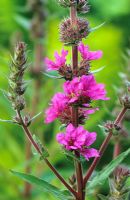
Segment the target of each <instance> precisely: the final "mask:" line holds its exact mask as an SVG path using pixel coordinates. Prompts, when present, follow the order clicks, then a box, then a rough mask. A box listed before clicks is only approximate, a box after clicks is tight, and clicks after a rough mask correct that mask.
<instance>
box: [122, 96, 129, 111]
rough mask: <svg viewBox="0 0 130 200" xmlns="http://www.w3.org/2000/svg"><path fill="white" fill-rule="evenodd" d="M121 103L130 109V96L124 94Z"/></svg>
mask: <svg viewBox="0 0 130 200" xmlns="http://www.w3.org/2000/svg"><path fill="white" fill-rule="evenodd" d="M121 103H122V104H123V105H124V107H125V108H127V109H130V96H128V95H124V96H123V97H122V99H121Z"/></svg>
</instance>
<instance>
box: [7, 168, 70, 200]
mask: <svg viewBox="0 0 130 200" xmlns="http://www.w3.org/2000/svg"><path fill="white" fill-rule="evenodd" d="M11 172H12V173H13V174H14V175H15V176H17V177H19V178H21V179H22V180H24V181H27V182H29V183H31V184H35V185H36V186H38V188H41V189H42V190H43V192H49V193H51V194H52V195H54V196H55V197H56V198H58V199H60V200H65V199H66V200H70V199H72V196H71V194H70V193H69V192H68V191H67V190H63V191H62V190H60V189H59V188H57V187H55V186H53V185H51V184H50V183H48V182H47V181H44V180H43V179H40V178H37V177H35V176H33V175H29V174H24V173H19V172H15V171H13V170H11Z"/></svg>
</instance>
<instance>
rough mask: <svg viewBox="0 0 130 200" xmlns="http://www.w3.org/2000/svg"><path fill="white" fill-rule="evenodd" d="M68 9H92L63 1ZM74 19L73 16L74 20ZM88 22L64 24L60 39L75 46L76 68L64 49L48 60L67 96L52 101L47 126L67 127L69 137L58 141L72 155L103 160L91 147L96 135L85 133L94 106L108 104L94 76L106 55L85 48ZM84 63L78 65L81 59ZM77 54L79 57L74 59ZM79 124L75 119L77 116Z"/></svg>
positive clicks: (62, 136) (83, 3) (84, 3)
mask: <svg viewBox="0 0 130 200" xmlns="http://www.w3.org/2000/svg"><path fill="white" fill-rule="evenodd" d="M59 3H60V5H62V6H64V7H71V6H74V7H73V8H74V9H76V8H77V10H79V11H80V12H87V11H88V9H89V7H88V4H87V1H84V0H79V1H70V0H65V1H62V0H61V1H59ZM71 17H72V16H71ZM88 25H89V23H88V21H86V20H84V19H81V18H78V17H77V18H76V23H75V24H73V22H72V19H71V18H68V19H66V20H64V21H63V22H62V23H61V25H60V39H61V41H62V42H63V43H64V45H66V44H69V45H72V46H73V47H72V49H73V50H74V48H75V49H76V54H75V52H73V51H72V52H73V59H74V58H75V57H76V56H77V58H76V67H74V60H73V62H72V64H71V63H69V64H68V62H67V55H68V53H69V52H68V51H67V50H65V49H62V51H61V54H58V52H55V54H54V57H55V60H54V61H52V60H50V59H49V58H46V59H45V64H46V67H47V70H48V71H50V70H52V71H57V72H58V73H59V74H60V76H61V78H64V79H65V80H66V81H65V83H64V84H63V92H60V93H57V94H55V95H54V97H53V98H52V100H51V103H50V106H49V108H48V109H47V110H46V112H45V115H46V116H45V122H46V123H50V122H53V121H54V120H55V119H57V118H58V119H59V120H60V121H61V123H62V124H65V125H66V127H67V128H66V133H59V134H57V141H58V142H59V143H60V144H61V145H62V146H63V147H64V148H65V149H67V150H68V151H77V152H79V153H80V155H82V156H84V157H85V158H86V159H87V160H89V158H91V157H97V156H99V153H98V151H97V150H96V149H93V148H89V146H90V145H91V144H92V143H94V141H95V140H96V133H95V132H93V133H89V132H88V131H86V130H84V129H83V127H82V126H79V125H80V124H81V125H83V124H84V123H85V120H86V119H88V118H89V115H90V114H93V113H94V112H95V111H97V110H98V108H93V107H92V102H93V101H97V100H108V98H107V97H106V90H105V86H104V84H101V83H97V82H96V80H95V77H94V75H93V74H92V73H91V62H92V61H93V60H97V59H100V58H101V57H102V51H100V50H99V51H90V49H89V46H87V45H84V44H83V43H82V42H81V40H82V38H84V37H86V36H87V35H88V33H89V27H88ZM77 53H79V54H80V61H79V62H78V55H77ZM74 54H75V55H76V56H74ZM75 111H76V112H77V114H76V120H75V119H74V117H75V116H74V112H75Z"/></svg>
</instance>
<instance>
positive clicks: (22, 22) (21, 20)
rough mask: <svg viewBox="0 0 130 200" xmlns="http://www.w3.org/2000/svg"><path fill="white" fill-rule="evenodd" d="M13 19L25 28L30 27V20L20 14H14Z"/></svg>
mask: <svg viewBox="0 0 130 200" xmlns="http://www.w3.org/2000/svg"><path fill="white" fill-rule="evenodd" d="M14 19H15V21H16V22H17V23H18V24H19V25H20V26H21V27H22V28H24V29H25V30H29V29H30V21H29V20H28V19H26V18H25V17H23V16H21V15H15V16H14Z"/></svg>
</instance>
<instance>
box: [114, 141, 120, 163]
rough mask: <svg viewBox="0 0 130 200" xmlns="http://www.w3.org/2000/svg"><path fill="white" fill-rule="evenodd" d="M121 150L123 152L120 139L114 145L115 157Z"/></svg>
mask: <svg viewBox="0 0 130 200" xmlns="http://www.w3.org/2000/svg"><path fill="white" fill-rule="evenodd" d="M120 152H121V145H120V141H117V142H116V143H115V145H114V152H113V159H115V158H116V157H117V156H119V154H120Z"/></svg>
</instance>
